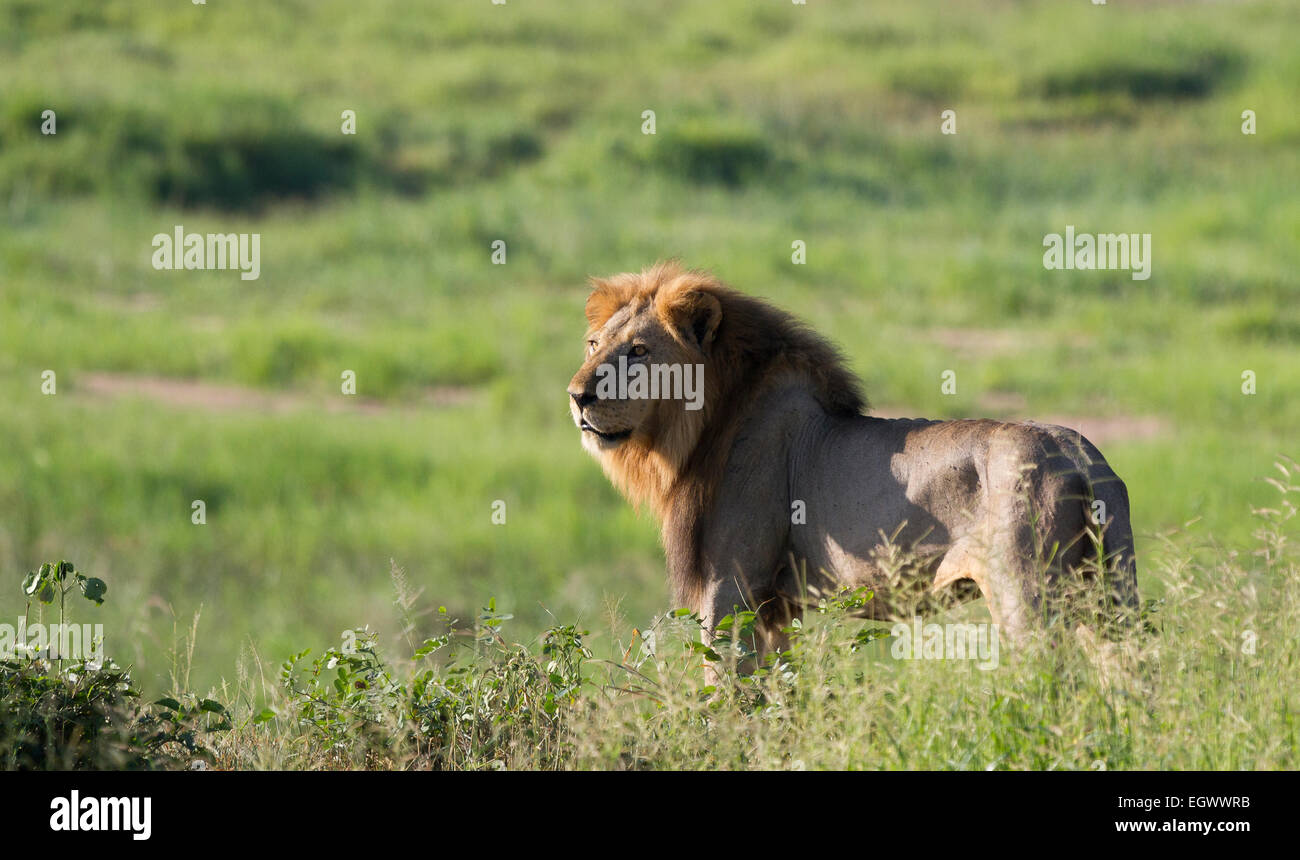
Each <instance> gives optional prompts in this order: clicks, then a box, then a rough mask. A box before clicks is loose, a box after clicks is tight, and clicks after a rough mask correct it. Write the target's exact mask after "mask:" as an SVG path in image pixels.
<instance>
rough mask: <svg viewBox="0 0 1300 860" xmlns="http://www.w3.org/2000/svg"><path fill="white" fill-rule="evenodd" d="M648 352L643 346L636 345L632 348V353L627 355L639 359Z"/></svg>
mask: <svg viewBox="0 0 1300 860" xmlns="http://www.w3.org/2000/svg"><path fill="white" fill-rule="evenodd" d="M649 351H650V350H648V349H646V348H645V347H644V346H641V345H640V344H637V345H636V346H634V347H632V351H631V352H630V353H629V355H631V356H632V357H633V358H640V357H641V356H643V355H645V354H646V353H647V352H649Z"/></svg>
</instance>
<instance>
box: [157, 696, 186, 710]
mask: <svg viewBox="0 0 1300 860" xmlns="http://www.w3.org/2000/svg"><path fill="white" fill-rule="evenodd" d="M154 704H155V705H162V706H163V707H164V708H170V709H171V710H173V711H179V710H180V709H181V703H180V702H178V701H176V700H175V699H173V698H171V697H170V696H164V697H162V698H161V699H159V700H158V701H156V702H154Z"/></svg>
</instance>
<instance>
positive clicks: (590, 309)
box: [587, 278, 631, 331]
mask: <svg viewBox="0 0 1300 860" xmlns="http://www.w3.org/2000/svg"><path fill="white" fill-rule="evenodd" d="M630 298H631V291H630V290H628V289H626V288H625V287H620V286H616V285H614V284H611V283H610V282H609V281H602V280H601V279H599V278H592V279H591V295H590V296H588V297H587V324H588V325H590V326H591V328H592V330H593V331H595V330H596V329H598V328H600V327H601V326H603V325H605V323H607V322H609V318H610V317H612V316H613V315H614V314H616V313H617V312H618V309H619V308H621V307H623V305H625V304H627V303H628V300H629V299H630Z"/></svg>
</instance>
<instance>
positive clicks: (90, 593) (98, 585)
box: [78, 576, 108, 606]
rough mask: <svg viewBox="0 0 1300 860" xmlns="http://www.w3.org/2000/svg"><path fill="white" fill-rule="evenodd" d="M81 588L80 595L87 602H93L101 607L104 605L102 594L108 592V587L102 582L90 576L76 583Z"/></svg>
mask: <svg viewBox="0 0 1300 860" xmlns="http://www.w3.org/2000/svg"><path fill="white" fill-rule="evenodd" d="M78 584H79V585H80V586H81V594H82V596H84V597H85V598H86V599H87V600H93V601H95V604H96V605H98V606H102V605H103V604H104V594H105V592H107V591H108V585H107V584H106V583H105V582H104V580H102V579H100V578H98V577H95V576H91V577H88V578H87V579H84V580H82V581H81V582H79V583H78Z"/></svg>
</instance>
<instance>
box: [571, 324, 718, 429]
mask: <svg viewBox="0 0 1300 860" xmlns="http://www.w3.org/2000/svg"><path fill="white" fill-rule="evenodd" d="M586 341H587V342H586V358H585V360H584V361H583V363H582V367H580V368H579V369H578V372H577V373H575V374H574V376H573V379H572V380H570V382H569V389H568V390H569V411H570V412H571V413H572V415H573V423H574V424H576V425H578V429H580V430H581V431H582V444H583V447H585V448H586V449H587V450H589V451H591V452H592V453H594V454H596V453H600V452H602V451H608V450H612V449H614V448H617V447H619V446H620V445H622V444H623V443H624V442H626V441H627V440H628V439H630V438H632V437H633V436H634V435H637V436H639V437H641V438H643V439H645V440H649V439H652V438H653V437H654V436H655V434H656V432H657V431H658V430H659V429H660V428H662V427H663V426H664V425H665V424H666V423H667V422H668V421H670V420H671V419H673V418H674V417H676V416H679V415H680V413H681V412H682V411H684V409H685V403H686V401H685V400H684V399H682V397H681V395H680V393H679V392H678V393H677V396H676V397H674V396H673V395H674V393H675V392H673V391H671V390H663V389H662V388H661V389H660V390H657V391H656V392H654V395H655V396H649V395H647V394H645V393H644V392H636V391H631V392H629V390H628V389H629V388H631V387H632V386H628V385H626V384H624V385H623V386H622V387H621V388H622V390H620V386H619V385H618V382H619V377H620V375H621V376H622V377H623V378H624V379H627V378H630V377H634V376H636V375H637V374H642V373H644V374H652V373H656V372H658V370H659V367H660V366H663V365H667V366H669V367H674V366H675V367H678V368H684V367H687V366H688V365H689V366H691V367H695V366H697V365H698V364H699V362H700V361H701V359H702V355H701V353H700V352H699V351H698V350H692V349H690V348H688V347H687V345H685V344H683V343H682V342H681V341H680V340H679V339H678V338H676V337H674V336H673V334H672V333H670V332H669V330H668V329H667V328H666V327H665V326H664V324H663V321H662V320H661V319H660V317H659V314H658V313H656V312H655V307H654V303H653V302H652V301H650V300H649V299H641V300H633V301H632V302H629V303H628V304H625V305H623V306H622V307H620V308H619V309H618V310H616V311H615V312H614V313H613V315H611V316H610V317H609V319H608V320H606V321H605V322H604V323H603V324H602V325H601V326H600V327H599V328H592V329H590V330H589V331H588V332H587V337H586ZM638 366H639V367H640V368H641V370H636V369H634V368H637V367H638ZM647 378H649V377H648V376H647Z"/></svg>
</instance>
